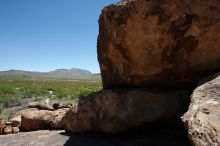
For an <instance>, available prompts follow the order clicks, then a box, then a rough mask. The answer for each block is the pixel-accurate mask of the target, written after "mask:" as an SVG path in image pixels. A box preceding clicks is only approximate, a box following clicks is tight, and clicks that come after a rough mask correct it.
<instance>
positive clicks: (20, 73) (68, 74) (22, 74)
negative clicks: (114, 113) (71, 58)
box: [0, 68, 101, 79]
mask: <svg viewBox="0 0 220 146" xmlns="http://www.w3.org/2000/svg"><path fill="white" fill-rule="evenodd" d="M0 77H2V78H31V79H32V78H33V79H35V78H36V79H38V78H40V79H41V78H42V79H44V78H51V79H53V78H57V79H100V78H101V77H100V73H98V74H97V73H92V72H90V71H88V70H84V69H79V68H71V69H55V70H53V71H48V72H40V71H26V70H15V69H11V70H8V71H0Z"/></svg>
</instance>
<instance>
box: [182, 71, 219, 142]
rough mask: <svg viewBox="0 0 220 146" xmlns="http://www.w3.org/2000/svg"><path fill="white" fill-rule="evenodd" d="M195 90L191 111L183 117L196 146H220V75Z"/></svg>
mask: <svg viewBox="0 0 220 146" xmlns="http://www.w3.org/2000/svg"><path fill="white" fill-rule="evenodd" d="M206 81H207V82H205V83H204V84H201V85H200V86H199V87H198V88H196V89H195V91H194V92H193V94H192V96H191V104H190V107H189V110H188V112H187V113H185V115H184V116H183V118H182V119H183V122H184V123H185V126H186V128H187V129H188V134H189V138H190V139H191V141H192V142H193V144H194V145H195V146H219V145H220V73H218V74H217V75H214V76H212V77H210V78H209V79H208V80H206Z"/></svg>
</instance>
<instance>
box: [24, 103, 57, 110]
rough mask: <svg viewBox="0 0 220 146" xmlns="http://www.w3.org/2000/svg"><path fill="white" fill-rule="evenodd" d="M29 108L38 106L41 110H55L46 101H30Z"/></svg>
mask: <svg viewBox="0 0 220 146" xmlns="http://www.w3.org/2000/svg"><path fill="white" fill-rule="evenodd" d="M28 107H29V108H37V109H39V110H50V111H53V110H54V109H53V107H52V106H50V105H49V104H46V103H44V102H30V103H28Z"/></svg>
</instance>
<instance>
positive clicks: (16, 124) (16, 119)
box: [10, 115, 21, 128]
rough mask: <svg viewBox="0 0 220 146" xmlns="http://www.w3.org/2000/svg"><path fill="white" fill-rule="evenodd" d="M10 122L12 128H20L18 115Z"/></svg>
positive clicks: (19, 116)
mask: <svg viewBox="0 0 220 146" xmlns="http://www.w3.org/2000/svg"><path fill="white" fill-rule="evenodd" d="M10 120H11V122H12V126H13V127H18V128H20V127H21V115H18V116H16V117H14V118H12V119H10Z"/></svg>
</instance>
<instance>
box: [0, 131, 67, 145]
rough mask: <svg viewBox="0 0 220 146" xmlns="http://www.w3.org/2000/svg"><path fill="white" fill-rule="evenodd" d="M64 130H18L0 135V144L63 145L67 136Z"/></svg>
mask: <svg viewBox="0 0 220 146" xmlns="http://www.w3.org/2000/svg"><path fill="white" fill-rule="evenodd" d="M62 133H65V131H64V130H52V131H50V130H40V131H32V132H20V133H18V134H10V135H1V136H0V145H1V146H63V145H64V144H65V143H66V141H67V140H68V139H69V136H66V135H63V134H62Z"/></svg>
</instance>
